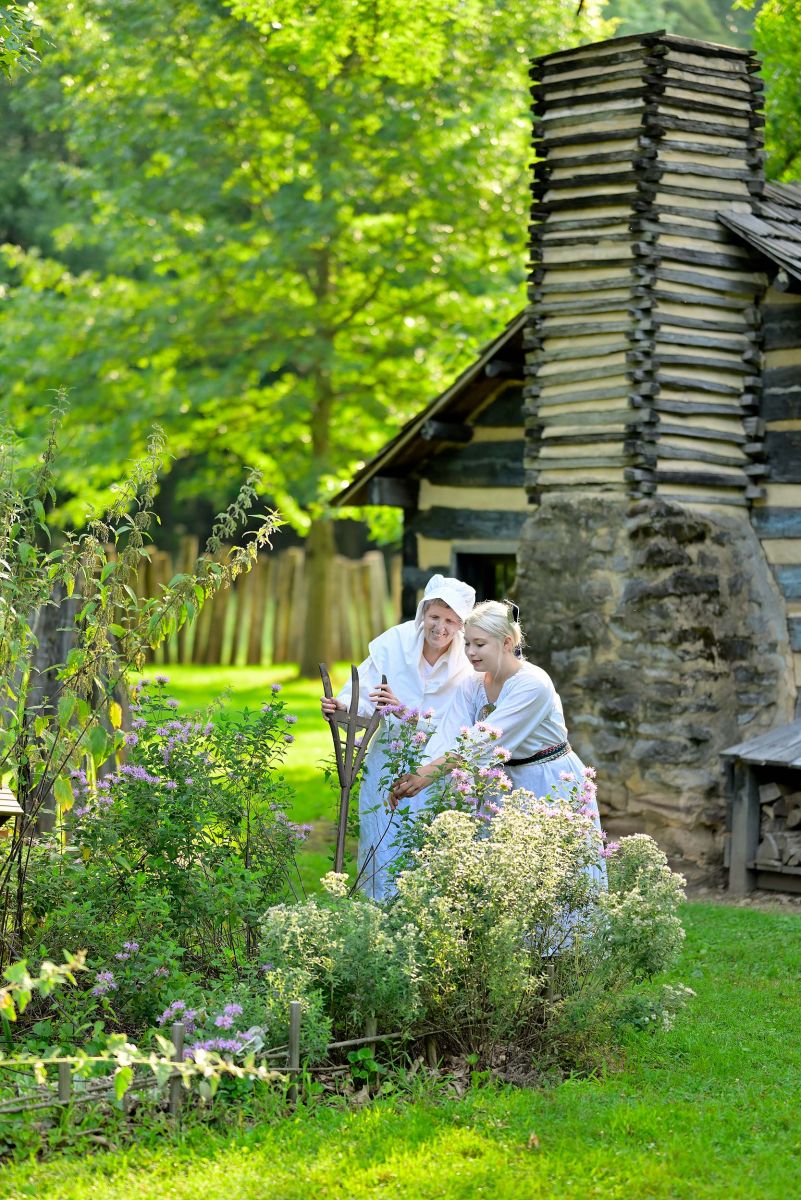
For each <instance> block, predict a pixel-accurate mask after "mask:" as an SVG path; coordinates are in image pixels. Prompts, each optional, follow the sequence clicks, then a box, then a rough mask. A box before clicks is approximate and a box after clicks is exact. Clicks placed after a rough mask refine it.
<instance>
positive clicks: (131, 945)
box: [114, 942, 139, 962]
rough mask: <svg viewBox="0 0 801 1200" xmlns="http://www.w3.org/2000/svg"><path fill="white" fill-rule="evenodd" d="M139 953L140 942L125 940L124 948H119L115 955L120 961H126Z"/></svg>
mask: <svg viewBox="0 0 801 1200" xmlns="http://www.w3.org/2000/svg"><path fill="white" fill-rule="evenodd" d="M138 953H139V943H138V942H123V943H122V950H118V951H117V953H116V954H115V955H114V957H115V958H117V959H119V960H120V962H125V960H126V959H128V958H130V957H131V956H132V955H134V954H138Z"/></svg>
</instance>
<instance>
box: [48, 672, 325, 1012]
mask: <svg viewBox="0 0 801 1200" xmlns="http://www.w3.org/2000/svg"><path fill="white" fill-rule="evenodd" d="M166 684H167V679H166V677H164V676H157V678H156V681H155V682H154V683H150V682H147V681H142V682H141V683H139V684H137V685H136V687H135V688H134V694H133V703H132V711H133V720H132V722H131V728H130V730H129V731H128V732H127V734H126V738H125V741H126V751H125V761H124V762H120V763H118V765H117V766H116V767H115V769H114V770H112V771H111V772H110V773H109V774H107V775H105V776H102V777H101V778H97V779H91V778H89V777H88V776H87V775H86V774H85V773H84V772H83V771H74V772H73V777H72V787H73V794H74V801H73V804H72V808H71V810H70V811H68V812H67V813H66V814H65V818H64V827H63V828H60V829H58V830H57V831H56V832H55V833H54V834H53V835H51V836H50V837H44V838H42V839H41V840H40V841H39V842H38V843H37V844H36V845H35V846H34V847H33V848H32V851H31V864H30V870H29V881H28V891H27V897H26V899H27V923H28V928H27V938H28V943H29V944H33V945H37V946H41V947H42V948H43V952H48V950H49V951H50V952H51V953H52V955H54V956H57V955H58V954H60V953H61V949H62V948H63V947H80V948H82V949H86V951H87V964H88V966H89V968H90V972H89V973H88V974H87V981H88V984H91V986H86V987H85V988H84V989H83V992H82V993H80V995H82V997H83V999H84V1000H85V1002H86V1006H88V1008H92V1009H93V1010H94V1015H95V1016H99V1017H102V1018H103V1019H104V1020H105V1021H106V1022H107V1023H108V1024H110V1025H111V1026H113V1027H117V1028H125V1029H126V1031H127V1032H129V1033H136V1032H137V1031H138V1030H140V1029H142V1028H143V1027H145V1026H148V1025H151V1026H152V1025H153V1024H154V1023H155V1021H156V1019H157V1017H158V1015H159V1014H160V1013H161V1012H162V1011H163V1010H164V1008H165V1003H166V999H167V998H168V997H169V996H170V995H172V996H175V995H183V994H184V993H185V992H186V990H187V989H190V990H191V989H192V987H193V985H194V983H195V982H196V981H199V980H202V981H203V982H204V985H210V984H213V982H214V981H215V980H220V979H235V978H237V974H238V972H240V971H241V970H242V969H244V968H245V967H246V964H247V963H248V962H249V961H251V960H252V959H253V956H254V954H255V947H256V929H257V926H258V923H259V921H260V919H261V917H262V915H263V913H264V911H265V909H266V908H268V907H269V906H270V905H271V904H274V903H276V902H279V901H280V900H283V899H286V898H287V897H288V895H289V896H291V894H292V893H291V881H292V879H293V878H294V879H297V873H296V870H295V864H294V856H295V851H296V849H297V846H298V844H299V841H301V840H302V838H303V836H304V830H303V829H302V828H301V827H298V826H296V825H294V824H293V823H292V822H291V821H290V820H289V819H288V818H287V815H286V809H287V806H288V803H289V800H290V793H289V789H288V786H287V785H286V784H285V782H284V781H283V780H282V778H281V776H280V774H279V773H278V768H279V767H280V763H281V760H282V758H283V756H284V753H285V751H286V747H287V740H288V739H289V738H291V734H290V733H289V730H290V728H291V726H292V724H293V717H292V715H291V714H288V713H286V712H285V709H284V704H283V701H282V700H281V698H280V696H279V695H278V694H277V693H271V694H270V695H269V699H268V701H267V702H266V703H265V704H264V705H263V706H262V708H261V710H260V711H257V712H244V713H238V712H237V713H228V712H226V710H225V709H224V708H222V707H219V708H218V710H217V711H216V712H215V713H214V714H213V717H212V716H208V717H207V716H203V717H198V716H197V715H184V714H182V713H181V711H180V710H179V708H178V707H177V704H176V702H175V701H174V700H173V699H172V698H171V697H170V696H169V695H168V694H167V691H166ZM65 844H66V850H65V849H64V846H65ZM69 1003H70V1004H71V1005H73V1006H74V1004H75V994H73V997H72V998H71V1000H70V1002H69ZM88 1008H87V1011H88ZM84 1015H86V1014H84ZM64 1016H65V1019H68V1021H69V1023H70V1024H73V1025H74V1024H75V1013H74V1012H73V1011H70V1012H69V1013H65V1014H64Z"/></svg>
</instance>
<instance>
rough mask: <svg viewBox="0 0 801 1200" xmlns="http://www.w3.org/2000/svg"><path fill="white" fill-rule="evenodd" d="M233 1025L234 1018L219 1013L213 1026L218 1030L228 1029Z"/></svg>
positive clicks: (227, 1014)
mask: <svg viewBox="0 0 801 1200" xmlns="http://www.w3.org/2000/svg"><path fill="white" fill-rule="evenodd" d="M233 1023H234V1018H233V1017H232V1016H231V1015H230V1013H220V1015H219V1016H218V1017H215V1018H214V1024H215V1025H216V1026H217V1028H218V1029H230V1028H231V1026H232V1025H233Z"/></svg>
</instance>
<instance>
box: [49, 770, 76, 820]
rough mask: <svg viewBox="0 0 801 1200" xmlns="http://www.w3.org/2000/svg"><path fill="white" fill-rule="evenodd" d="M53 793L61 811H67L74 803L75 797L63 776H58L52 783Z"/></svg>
mask: <svg viewBox="0 0 801 1200" xmlns="http://www.w3.org/2000/svg"><path fill="white" fill-rule="evenodd" d="M53 795H54V796H55V798H56V804H57V805H58V807H59V809H60V810H61V812H69V810H70V809H71V808H72V806H73V804H74V803H75V797H74V795H73V791H72V785H71V784H70V783H69V781H68V780H67V779H64V777H63V776H61V775H60V776H59V777H58V779H57V780H56V782H55V783H54V784H53Z"/></svg>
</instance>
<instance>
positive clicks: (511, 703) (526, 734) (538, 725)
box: [421, 662, 606, 885]
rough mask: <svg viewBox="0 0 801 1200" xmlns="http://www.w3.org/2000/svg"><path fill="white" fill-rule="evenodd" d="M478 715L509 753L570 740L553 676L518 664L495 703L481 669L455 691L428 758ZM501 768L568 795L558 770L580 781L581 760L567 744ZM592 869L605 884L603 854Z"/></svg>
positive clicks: (532, 785)
mask: <svg viewBox="0 0 801 1200" xmlns="http://www.w3.org/2000/svg"><path fill="white" fill-rule="evenodd" d="M479 721H486V722H487V724H489V725H492V726H493V727H494V728H496V729H500V730H501V733H502V736H501V738H500V739H499V740H498V742H496V743H495V745H498V746H504V747H505V748H506V749H507V750H508V751H509V752H510V753H511V755H512V758H513V759H520V758H529V757H531V755H533V754H537V753H539V752H541V751H543V750H548V749H551V748H552V747H557V746H560V745H562V744H563V743H565V742H567V740H568V737H567V726H566V725H565V718H564V713H563V711H562V701H561V700H560V699H559V694H558V693H557V691H556V688H555V687H554V685H553V681H552V680H551V677H550V676H549V675H548V674H547V673H546V672H545V671H543V670H542V668H541V667H536V666H534V664H533V663H528V662H523V663H522V664H521V667H520V670H519V671H518V672H517V673H516V674H515V675H512V676H511V678H509V679H507V680H506V682H505V683H504V684H503V686H502V687H501V690H500V693H499V694H498V699H497V700H496V701H495V703H494V704H492V703H491V702H490V701H489V700H488V699H487V693H486V691H485V689H484V675H483V673H481V674H479V673H475V672H474V674H473V679H472V680H471V681H470V682H469V683H468V684H467V686H466V687H464V688H461V689H460V690H459V691H458V692H457V693H455V694H454V697H453V700H452V701H451V704H450V706H449V708H448V712H447V713H446V715H445V719H444V720H443V721H442V722H441V723H440V725H439V727H438V728H437V731H436V733H435V734H434V736H433V737H432V738H431V741H430V742H429V743H428V746H427V747H426V759H428V760H431V759H435V758H439V757H440V756H441V755H443V754H445V753H446V752H447V751H448V750H451V749H453V747H454V745H455V743H456V738H457V737H458V736H459V732H460V730H461V728H462V727H463V726H468V727H469V726H472V725H475V724H477V722H479ZM490 753H491V747H490V749H489V750H488V752H487V757H488V758H489V754H490ZM504 770H505V771H506V774H507V775H508V776H509V778H510V779H511V780H512V783H513V784H514V786H515V788H525V789H526V791H529V792H533V793H534V795H535V796H538V797H542V796H546V795H547V794H548V793H549V792H550V793H551V794H552V795H556V794H558V795H562V796H568V795H569V792H570V783H569V782H566V781H564V780H563V779H562V778H561V776H562V775H563V774H569V775H572V776H573V777H574V778H575V779H576V781H578V782H580V781H581V777H582V771H583V770H584V764H583V763H582V761H581V759H580V758H579V756H578V755H577V754H576V753H575V751H574V750H572V749H568V750H567V752H566V753H564V754H561V755H560V756H559V757H557V758H551V759H548V760H547V761H545V762H534V763H524V764H522V765H520V766H512V765H511V764H509V763H507V764H506V766H505V767H504ZM421 795H422V793H421ZM592 807H593V812H592V814H591V815H592V817H593V820H594V822H595V826H596V829H597V830H598V832H599V834H600V831H601V822H600V818H599V815H598V805H597V804H596V803H595V802H593V806H592ZM592 874H593V878H595V879H596V880H597V881H598V882H599V883H601V884H604V885H605V883H606V863H605V862H604V861H603V859H599V861H598V865H597V867H596V868H593V871H592Z"/></svg>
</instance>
